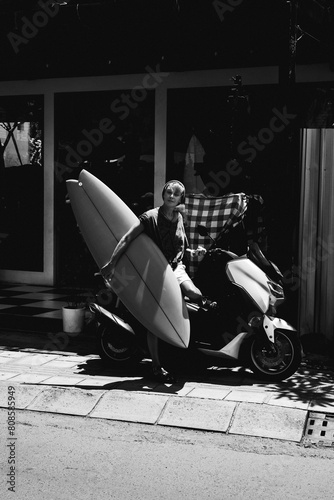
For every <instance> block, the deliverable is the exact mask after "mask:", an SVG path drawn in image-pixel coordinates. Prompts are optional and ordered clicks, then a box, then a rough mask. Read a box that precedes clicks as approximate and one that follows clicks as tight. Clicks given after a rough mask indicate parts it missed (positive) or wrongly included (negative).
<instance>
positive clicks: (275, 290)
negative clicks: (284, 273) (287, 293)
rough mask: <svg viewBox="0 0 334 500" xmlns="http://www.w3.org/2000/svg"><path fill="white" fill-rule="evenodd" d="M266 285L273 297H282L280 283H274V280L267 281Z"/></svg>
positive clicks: (282, 292)
mask: <svg viewBox="0 0 334 500" xmlns="http://www.w3.org/2000/svg"><path fill="white" fill-rule="evenodd" d="M268 286H269V290H270V293H271V295H272V296H273V297H275V298H276V299H284V291H283V288H282V287H281V285H279V284H278V283H275V282H274V281H268Z"/></svg>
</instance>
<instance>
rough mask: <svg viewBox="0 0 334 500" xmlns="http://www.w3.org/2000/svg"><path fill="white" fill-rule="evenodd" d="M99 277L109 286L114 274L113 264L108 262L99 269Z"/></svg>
mask: <svg viewBox="0 0 334 500" xmlns="http://www.w3.org/2000/svg"><path fill="white" fill-rule="evenodd" d="M100 272H101V275H102V277H103V279H104V281H105V282H106V284H107V285H109V286H110V282H111V280H112V278H113V276H114V273H115V264H114V263H113V261H112V260H110V261H109V262H108V263H107V264H106V265H105V266H103V267H101V269H100Z"/></svg>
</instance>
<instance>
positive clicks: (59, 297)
mask: <svg viewBox="0 0 334 500" xmlns="http://www.w3.org/2000/svg"><path fill="white" fill-rule="evenodd" d="M90 293H91V292H89V291H85V290H80V291H79V292H77V293H76V294H77V295H80V296H82V297H83V301H85V300H86V298H87V297H88V296H89V295H90ZM71 297H73V290H69V289H61V288H52V287H47V286H34V285H15V284H11V283H0V327H7V328H16V329H23V330H24V329H27V330H31V329H39V328H40V329H42V330H43V329H46V330H51V331H59V330H61V326H62V312H61V308H62V306H65V305H67V304H68V301H69V300H70V299H71Z"/></svg>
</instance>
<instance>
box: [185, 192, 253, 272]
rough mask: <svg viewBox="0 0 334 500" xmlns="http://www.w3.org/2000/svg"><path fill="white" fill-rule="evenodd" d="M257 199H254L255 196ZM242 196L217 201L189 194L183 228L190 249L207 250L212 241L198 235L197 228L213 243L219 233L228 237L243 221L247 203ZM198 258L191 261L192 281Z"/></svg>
mask: <svg viewBox="0 0 334 500" xmlns="http://www.w3.org/2000/svg"><path fill="white" fill-rule="evenodd" d="M255 196H256V195H255ZM249 198H250V197H249V196H248V195H246V194H245V193H238V194H230V195H226V196H221V197H218V198H211V197H210V198H208V197H206V196H204V195H202V194H188V195H186V199H185V210H186V219H185V228H186V233H187V237H188V242H189V246H190V248H192V249H196V248H197V247H198V246H199V245H201V246H203V247H204V248H210V246H211V245H212V240H210V238H208V237H203V236H201V235H200V234H199V233H198V230H197V226H198V225H199V224H203V225H205V226H206V227H207V228H208V231H209V234H210V236H212V238H214V239H216V238H217V237H218V236H219V235H220V234H221V233H222V232H223V233H225V232H226V233H227V232H228V231H229V230H230V229H231V228H232V227H235V226H237V225H238V224H240V222H241V221H242V220H243V218H244V216H245V213H246V210H247V206H248V201H249ZM199 261H200V258H198V257H197V256H195V257H190V259H189V265H188V272H189V275H190V276H191V277H194V275H195V273H196V270H197V266H198V263H199Z"/></svg>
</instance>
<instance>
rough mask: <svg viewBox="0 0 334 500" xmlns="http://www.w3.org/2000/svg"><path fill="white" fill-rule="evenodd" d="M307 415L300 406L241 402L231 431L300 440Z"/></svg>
mask: <svg viewBox="0 0 334 500" xmlns="http://www.w3.org/2000/svg"><path fill="white" fill-rule="evenodd" d="M307 415H308V412H307V411H306V410H300V409H298V408H283V407H277V406H269V405H263V404H256V403H240V404H239V406H238V407H237V409H236V412H235V414H234V419H233V422H232V425H231V428H230V430H229V433H230V434H242V435H244V436H258V437H267V438H272V439H282V440H287V441H297V442H300V440H301V439H302V437H303V432H304V428H305V422H306V419H307Z"/></svg>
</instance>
